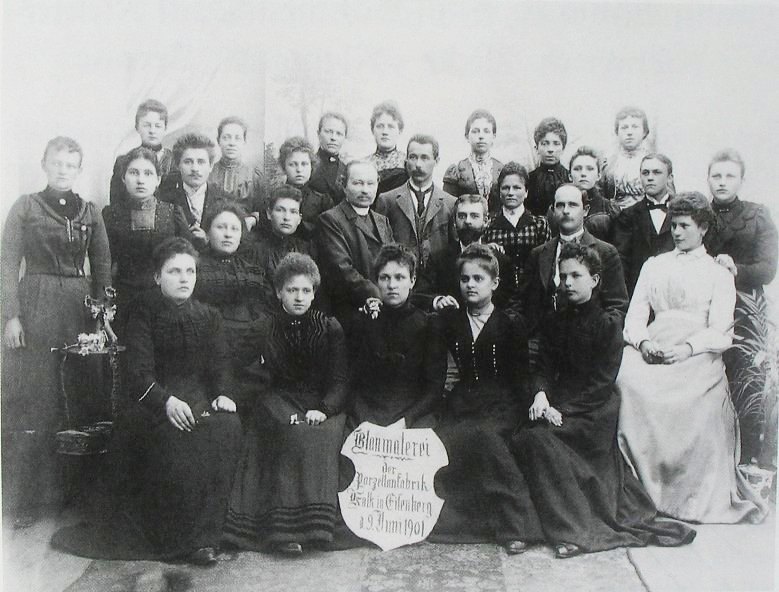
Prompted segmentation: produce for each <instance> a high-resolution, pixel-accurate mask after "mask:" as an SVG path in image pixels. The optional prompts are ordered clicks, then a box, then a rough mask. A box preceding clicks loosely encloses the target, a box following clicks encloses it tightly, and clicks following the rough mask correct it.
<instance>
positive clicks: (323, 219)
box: [314, 160, 394, 324]
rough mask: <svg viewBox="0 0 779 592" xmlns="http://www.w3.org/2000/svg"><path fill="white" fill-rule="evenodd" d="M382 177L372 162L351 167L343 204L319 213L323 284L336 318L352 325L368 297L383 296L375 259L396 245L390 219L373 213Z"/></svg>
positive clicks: (353, 164)
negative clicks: (386, 247)
mask: <svg viewBox="0 0 779 592" xmlns="http://www.w3.org/2000/svg"><path fill="white" fill-rule="evenodd" d="M378 184H379V174H378V172H377V170H376V166H375V165H374V164H373V163H371V162H367V161H359V160H358V161H353V162H350V163H349V164H348V165H347V167H346V186H345V194H346V198H345V199H344V201H342V202H341V203H339V204H338V205H337V206H335V207H334V208H332V209H330V210H328V211H326V212H324V213H322V214H320V216H319V220H318V222H317V227H316V230H315V237H314V238H315V241H316V246H317V251H318V253H319V261H320V265H321V268H322V269H321V271H322V285H323V289H324V290H325V291H326V294H327V296H328V297H329V302H330V304H331V306H332V309H333V314H334V315H335V316H336V317H337V318H338V320H339V321H341V322H342V324H348V322H349V319H350V317H351V316H352V315H353V313H354V312H355V311H356V310H357V309H358V308H359V307H360V306H362V305H363V304H365V300H366V299H367V298H370V297H373V298H379V297H380V292H379V288H378V286H376V283H375V278H374V277H373V261H374V259H375V258H376V255H377V254H378V253H379V249H381V247H382V246H383V245H386V244H389V243H391V242H394V239H393V236H392V228H391V227H390V223H389V220H387V218H386V217H384V216H382V215H381V214H379V213H377V212H374V211H373V210H371V205H373V202H374V200H375V199H376V190H377V188H378Z"/></svg>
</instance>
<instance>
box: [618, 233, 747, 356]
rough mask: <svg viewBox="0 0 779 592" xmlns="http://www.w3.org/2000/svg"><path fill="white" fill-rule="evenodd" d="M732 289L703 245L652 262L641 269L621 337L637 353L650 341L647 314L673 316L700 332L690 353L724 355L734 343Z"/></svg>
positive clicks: (693, 338)
mask: <svg viewBox="0 0 779 592" xmlns="http://www.w3.org/2000/svg"><path fill="white" fill-rule="evenodd" d="M735 306H736V286H735V283H734V280H733V276H732V275H731V273H730V272H729V271H728V270H727V269H725V268H724V267H722V266H721V265H720V264H718V263H717V262H715V261H714V259H713V258H712V257H711V256H710V255H709V254H708V253H706V249H705V248H704V247H703V246H701V247H698V248H697V249H695V250H693V251H689V252H683V251H679V250H673V251H671V252H670V253H663V254H661V255H658V256H656V257H650V258H649V259H648V260H647V261H646V263H644V266H643V267H642V268H641V274H640V275H639V276H638V283H637V284H636V289H635V292H634V293H633V298H632V299H631V301H630V306H629V307H628V313H627V316H626V317H625V329H624V331H623V336H624V338H625V341H626V342H627V343H630V344H631V345H633V346H634V347H635V348H636V349H638V346H639V345H640V344H641V342H642V341H644V340H645V339H649V338H650V337H649V330H648V327H647V324H648V322H649V314H650V311H654V313H655V319H656V320H657V319H660V318H662V317H663V316H666V315H676V316H678V317H684V318H687V319H694V320H696V321H699V322H700V324H701V330H700V331H698V332H697V333H695V334H694V335H692V336H691V337H690V338H689V339H688V340H687V343H689V344H690V345H691V346H692V351H693V354H699V353H702V352H722V351H724V350H726V349H727V348H728V347H730V345H731V343H732V337H731V331H732V328H733V310H734V308H735Z"/></svg>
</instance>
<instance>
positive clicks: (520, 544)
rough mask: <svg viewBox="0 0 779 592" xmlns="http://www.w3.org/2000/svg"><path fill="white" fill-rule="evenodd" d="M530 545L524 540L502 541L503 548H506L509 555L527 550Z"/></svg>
mask: <svg viewBox="0 0 779 592" xmlns="http://www.w3.org/2000/svg"><path fill="white" fill-rule="evenodd" d="M529 547H530V545H528V544H527V543H526V542H525V541H508V542H507V543H503V548H504V549H506V553H508V554H509V555H520V554H522V553H524V552H525V551H527V550H528V548H529Z"/></svg>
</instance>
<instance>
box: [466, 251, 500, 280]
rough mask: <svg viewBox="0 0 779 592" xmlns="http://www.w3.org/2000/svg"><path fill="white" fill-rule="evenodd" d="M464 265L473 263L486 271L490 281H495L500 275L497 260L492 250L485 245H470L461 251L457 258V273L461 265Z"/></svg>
mask: <svg viewBox="0 0 779 592" xmlns="http://www.w3.org/2000/svg"><path fill="white" fill-rule="evenodd" d="M466 263H475V264H476V265H478V266H479V267H481V268H482V269H483V270H484V271H486V272H487V273H488V274H489V275H490V277H492V279H495V278H497V277H498V275H499V274H500V265H499V264H498V258H497V257H495V254H494V253H493V252H492V249H491V248H490V247H488V246H487V245H482V244H480V243H471V244H470V245H468V246H467V247H465V248H464V249H463V252H462V253H460V256H459V257H458V258H457V271H458V273H459V272H461V271H462V269H463V265H465V264H466Z"/></svg>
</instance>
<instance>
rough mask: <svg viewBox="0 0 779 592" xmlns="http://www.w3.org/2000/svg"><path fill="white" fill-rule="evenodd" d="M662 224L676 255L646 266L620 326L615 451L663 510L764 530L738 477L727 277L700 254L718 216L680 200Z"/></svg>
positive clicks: (759, 505) (758, 506) (690, 198)
mask: <svg viewBox="0 0 779 592" xmlns="http://www.w3.org/2000/svg"><path fill="white" fill-rule="evenodd" d="M668 215H669V216H670V217H671V233H672V236H673V239H674V244H675V249H674V250H673V251H671V252H669V253H663V254H662V255H658V256H657V257H651V258H650V259H649V260H648V261H647V262H646V263H645V264H644V266H643V268H642V269H641V274H640V276H639V278H638V284H637V285H636V290H635V293H634V295H633V299H632V300H631V302H630V307H629V308H628V313H627V317H626V319H625V329H624V338H625V341H626V342H627V345H626V347H625V351H624V355H623V360H622V366H621V368H620V372H619V376H618V377H617V386H618V388H619V390H620V392H621V395H622V406H621V408H620V415H619V435H618V437H619V445H620V449H621V450H622V453H623V455H624V456H625V458H626V459H627V462H628V464H630V466H631V467H632V469H633V470H634V472H635V473H636V474H637V476H638V477H639V478H640V479H641V481H642V482H643V484H644V486H645V487H646V489H647V491H648V492H649V494H650V496H651V497H652V499H653V501H654V502H655V504H656V505H657V509H658V510H659V511H661V512H663V513H665V514H667V515H669V516H673V517H674V518H679V519H682V520H686V521H690V522H718V523H735V522H742V521H746V522H760V521H761V520H762V519H763V518H764V516H765V514H766V511H767V508H766V506H765V504H764V503H763V502H762V500H760V499H759V497H758V496H757V495H756V494H755V493H753V492H752V491H751V490H750V489H749V487H748V486H747V484H746V482H745V481H744V479H743V477H742V476H741V475H740V474H739V473H738V471H737V469H736V463H737V460H738V458H739V451H738V442H739V437H738V422H737V419H736V416H735V412H734V410H733V405H732V403H731V401H730V396H729V394H728V382H727V378H726V377H725V366H724V364H723V362H722V352H723V351H724V350H726V349H727V348H728V347H730V345H731V336H730V330H731V328H732V324H733V309H734V306H735V301H736V289H735V286H734V282H733V276H732V275H731V274H730V273H729V272H728V271H727V270H726V269H725V268H724V267H722V266H721V265H719V264H717V263H716V262H715V261H714V259H713V258H712V257H711V256H710V255H708V254H707V253H706V249H705V247H703V237H704V235H705V234H706V232H707V230H708V229H709V227H710V226H711V224H712V222H713V220H714V213H713V211H712V209H711V206H710V205H709V203H708V200H707V199H706V198H705V197H704V196H703V195H702V194H700V193H697V192H692V193H681V194H679V195H678V196H677V197H676V198H674V199H673V200H672V201H671V203H670V206H669V209H668ZM652 314H654V320H653V321H652V322H649V321H650V318H651V315H652Z"/></svg>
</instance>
